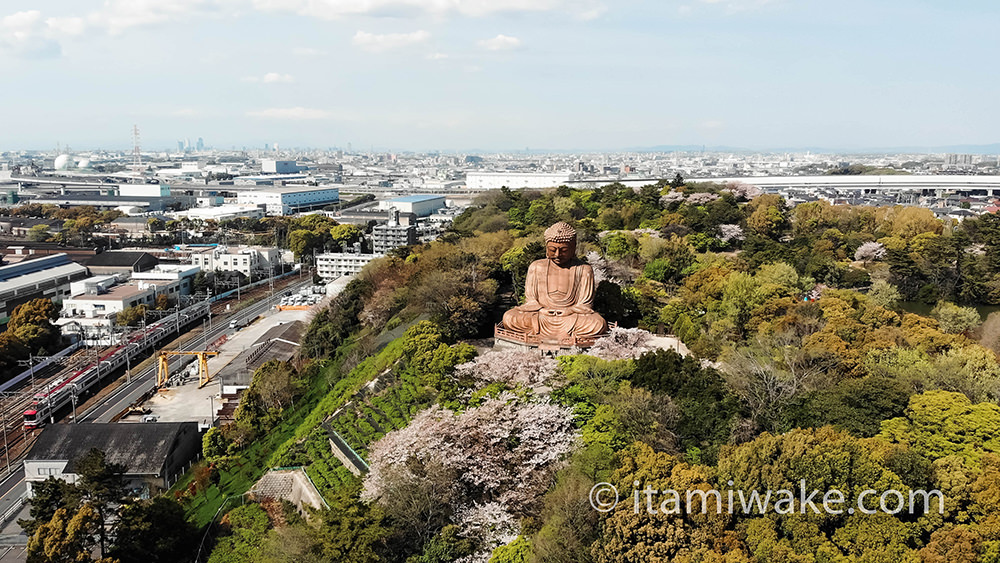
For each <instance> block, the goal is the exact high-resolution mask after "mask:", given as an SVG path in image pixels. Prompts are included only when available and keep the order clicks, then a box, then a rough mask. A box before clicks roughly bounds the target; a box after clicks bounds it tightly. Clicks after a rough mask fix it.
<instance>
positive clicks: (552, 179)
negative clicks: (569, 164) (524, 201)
mask: <svg viewBox="0 0 1000 563" xmlns="http://www.w3.org/2000/svg"><path fill="white" fill-rule="evenodd" d="M572 180H573V174H571V173H569V172H558V173H551V172H469V173H467V174H466V175H465V187H466V188H468V189H470V190H499V189H500V188H502V187H507V188H510V189H512V190H519V189H523V188H556V187H559V186H561V185H563V184H566V183H568V182H570V181H572ZM608 183H610V182H608Z"/></svg>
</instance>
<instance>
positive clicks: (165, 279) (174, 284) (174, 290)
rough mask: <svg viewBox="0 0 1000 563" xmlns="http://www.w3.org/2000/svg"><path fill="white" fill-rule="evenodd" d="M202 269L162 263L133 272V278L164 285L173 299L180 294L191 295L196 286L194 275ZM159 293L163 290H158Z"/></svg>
mask: <svg viewBox="0 0 1000 563" xmlns="http://www.w3.org/2000/svg"><path fill="white" fill-rule="evenodd" d="M200 271H201V268H199V267H198V266H189V265H187V264H160V265H159V266H157V267H155V268H153V269H152V270H148V271H145V272H133V273H132V279H133V280H137V281H145V282H147V283H150V284H153V285H156V286H158V287H159V286H163V287H164V288H166V289H165V291H166V293H168V296H169V297H170V298H171V299H176V297H177V296H178V295H191V293H192V290H193V288H194V276H195V274H197V273H198V272H200ZM157 293H158V294H159V293H163V291H160V290H157Z"/></svg>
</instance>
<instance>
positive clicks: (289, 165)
mask: <svg viewBox="0 0 1000 563" xmlns="http://www.w3.org/2000/svg"><path fill="white" fill-rule="evenodd" d="M260 171H261V172H263V173H264V174H295V173H296V172H298V171H299V167H298V165H297V164H295V161H294V160H274V159H269V158H265V159H264V160H261V161H260Z"/></svg>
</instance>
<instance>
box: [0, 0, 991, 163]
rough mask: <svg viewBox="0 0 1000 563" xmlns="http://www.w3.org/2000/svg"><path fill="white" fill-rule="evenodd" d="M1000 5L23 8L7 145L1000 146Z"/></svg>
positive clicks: (500, 3) (6, 85) (279, 1)
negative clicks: (200, 141)
mask: <svg viewBox="0 0 1000 563" xmlns="http://www.w3.org/2000/svg"><path fill="white" fill-rule="evenodd" d="M998 12H1000V5H998V4H997V3H995V2H986V1H966V2H961V3H958V2H945V1H943V0H941V1H936V2H930V1H927V0H908V1H905V2H904V1H895V0H893V1H889V0H885V1H880V2H872V1H871V0H869V1H866V2H863V1H860V0H846V1H843V0H842V1H839V2H822V1H819V0H678V1H675V0H660V1H649V2H640V1H632V0H614V1H612V0H74V1H69V0H32V1H28V0H7V1H5V2H3V3H2V5H0V73H2V76H3V81H2V87H0V107H2V108H4V109H3V113H2V114H0V115H2V118H0V150H10V149H18V148H35V149H48V148H54V147H55V145H56V143H57V142H58V143H61V144H62V145H63V146H65V145H67V144H69V145H71V146H72V147H73V148H75V149H90V148H119V147H127V146H130V144H131V139H130V134H131V128H132V125H133V124H138V126H139V128H140V131H141V134H142V139H143V146H144V147H146V148H149V149H155V148H167V147H170V146H176V140H177V139H183V138H190V139H191V140H192V142H194V140H195V139H196V138H197V137H199V136H200V137H204V138H205V142H206V143H207V144H208V145H210V146H215V147H219V148H230V147H233V146H236V147H242V146H251V147H253V146H263V144H264V143H279V144H280V145H281V146H283V147H319V148H327V147H334V146H337V147H346V146H347V144H348V143H351V144H352V146H353V147H354V148H355V149H363V148H364V149H367V148H369V147H372V146H374V147H375V148H376V149H383V148H385V149H392V150H466V149H482V150H505V149H524V148H526V147H530V148H532V149H592V150H613V149H619V148H624V147H641V146H654V145H686V144H706V145H715V146H718V145H724V146H738V147H746V148H751V149H767V148H775V147H831V148H841V149H854V148H871V147H894V146H936V145H948V144H986V143H995V142H1000V113H998V111H997V107H996V106H997V101H996V94H997V93H998V92H1000V72H997V69H996V67H997V65H998V64H1000V60H998V55H1000V34H998V33H996V31H995V24H996V22H998V21H1000V17H998V16H1000V13H998Z"/></svg>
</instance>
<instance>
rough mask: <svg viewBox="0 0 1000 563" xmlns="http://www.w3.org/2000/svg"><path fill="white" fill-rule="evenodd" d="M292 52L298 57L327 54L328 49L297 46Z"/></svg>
mask: <svg viewBox="0 0 1000 563" xmlns="http://www.w3.org/2000/svg"><path fill="white" fill-rule="evenodd" d="M292 54H293V55H295V56H296V57H321V56H323V55H325V54H326V51H323V50H321V49H314V48H312V47H296V48H294V49H292Z"/></svg>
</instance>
